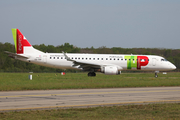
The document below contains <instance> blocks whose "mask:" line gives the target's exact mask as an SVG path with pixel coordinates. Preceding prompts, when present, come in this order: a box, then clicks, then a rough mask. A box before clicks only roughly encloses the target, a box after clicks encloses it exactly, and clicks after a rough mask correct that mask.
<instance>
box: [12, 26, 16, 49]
mask: <svg viewBox="0 0 180 120" xmlns="http://www.w3.org/2000/svg"><path fill="white" fill-rule="evenodd" d="M12 35H13V39H14V45H15V50H16V52H17V49H16V48H17V42H16V41H17V29H16V28H12Z"/></svg>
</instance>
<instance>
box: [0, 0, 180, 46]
mask: <svg viewBox="0 0 180 120" xmlns="http://www.w3.org/2000/svg"><path fill="white" fill-rule="evenodd" d="M11 28H18V29H19V30H20V31H21V32H22V33H23V34H24V35H25V36H26V38H27V39H28V41H29V42H30V43H31V44H32V45H36V44H37V45H40V44H45V45H54V46H58V45H62V44H64V43H70V44H73V45H74V46H77V47H81V48H86V47H91V46H93V47H95V48H98V47H101V46H106V47H108V48H111V47H122V48H140V47H141V48H142V47H143V48H172V49H180V0H29V1H27V0H0V42H2V43H5V42H9V43H13V37H12V33H11ZM13 44H14V43H13Z"/></svg>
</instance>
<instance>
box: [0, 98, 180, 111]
mask: <svg viewBox="0 0 180 120" xmlns="http://www.w3.org/2000/svg"><path fill="white" fill-rule="evenodd" d="M165 102H180V100H160V101H140V102H121V103H103V104H83V105H66V106H47V107H31V108H14V109H0V111H20V110H35V109H57V108H75V107H91V106H92V107H93V106H108V105H110V106H112V105H125V104H145V103H165Z"/></svg>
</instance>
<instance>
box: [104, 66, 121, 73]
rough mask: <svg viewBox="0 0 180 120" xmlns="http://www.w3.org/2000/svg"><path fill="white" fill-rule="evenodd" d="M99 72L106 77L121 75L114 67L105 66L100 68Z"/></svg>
mask: <svg viewBox="0 0 180 120" xmlns="http://www.w3.org/2000/svg"><path fill="white" fill-rule="evenodd" d="M101 72H103V73H104V74H106V75H118V74H121V71H118V68H117V67H116V66H105V67H102V68H101Z"/></svg>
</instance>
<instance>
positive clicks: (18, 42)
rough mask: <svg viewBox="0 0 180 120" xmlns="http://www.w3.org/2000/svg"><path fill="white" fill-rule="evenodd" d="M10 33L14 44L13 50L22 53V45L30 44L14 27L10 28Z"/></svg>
mask: <svg viewBox="0 0 180 120" xmlns="http://www.w3.org/2000/svg"><path fill="white" fill-rule="evenodd" d="M12 34H13V39H14V44H15V50H16V53H17V54H23V53H24V46H31V44H30V43H29V42H28V41H27V39H26V38H25V36H24V35H23V34H22V33H21V32H20V31H19V30H18V29H16V28H12Z"/></svg>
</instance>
